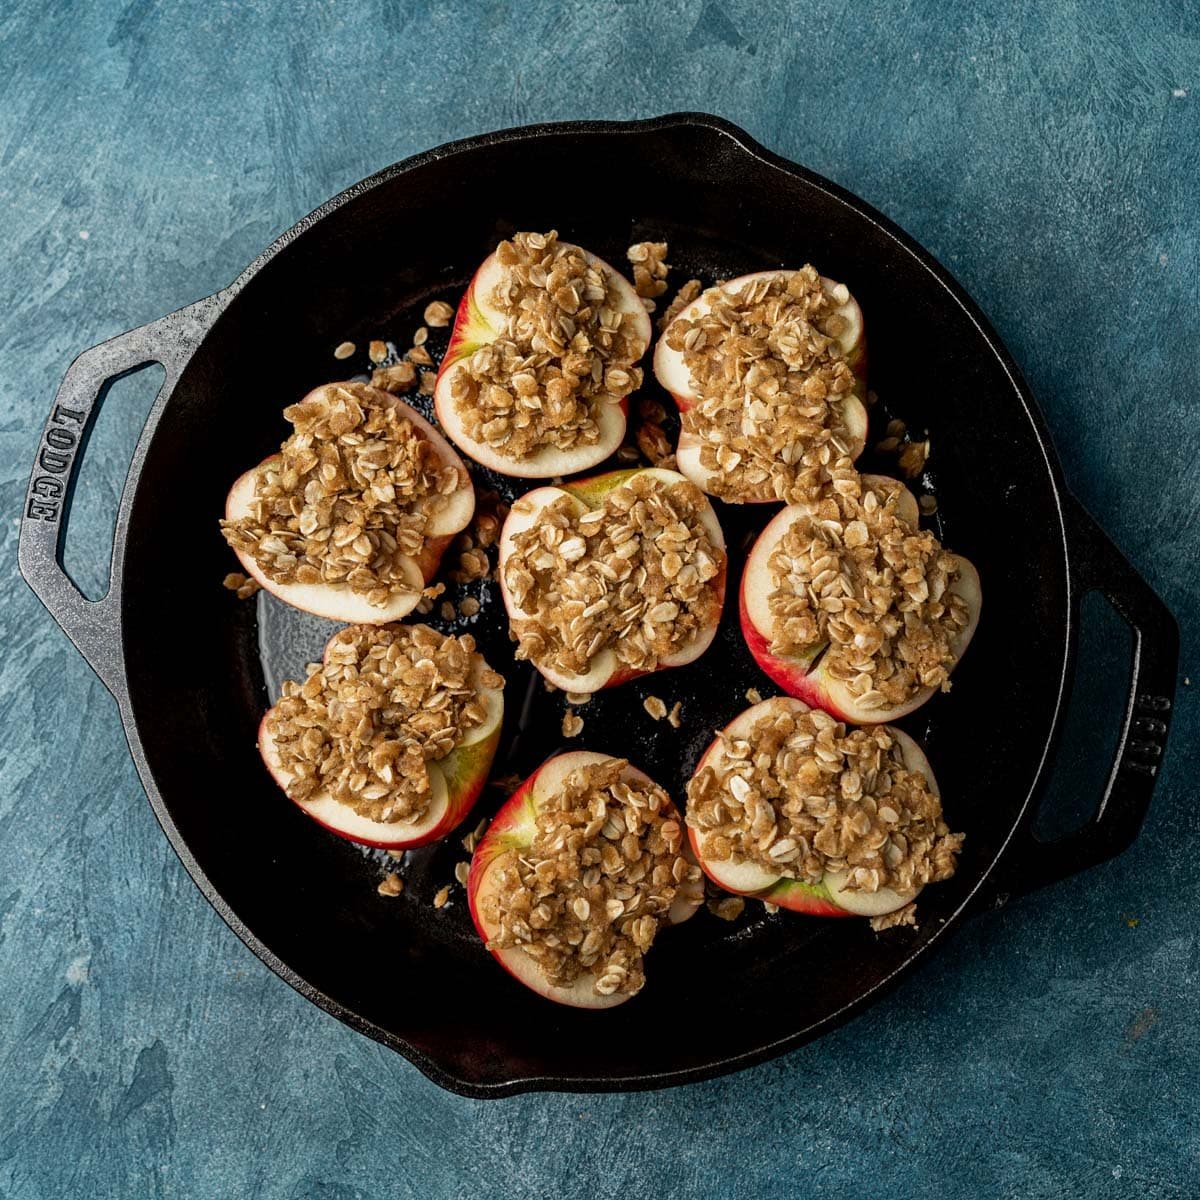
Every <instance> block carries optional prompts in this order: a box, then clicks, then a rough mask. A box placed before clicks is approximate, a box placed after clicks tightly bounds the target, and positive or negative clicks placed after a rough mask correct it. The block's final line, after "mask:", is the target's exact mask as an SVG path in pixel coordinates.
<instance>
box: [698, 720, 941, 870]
mask: <svg viewBox="0 0 1200 1200" xmlns="http://www.w3.org/2000/svg"><path fill="white" fill-rule="evenodd" d="M720 737H721V743H722V745H723V747H724V750H725V757H724V758H722V759H719V760H718V762H717V764H716V765H715V766H714V765H711V764H709V765H706V766H704V767H701V769H700V770H699V771H698V772H697V773H696V774H695V776H694V777H693V778H692V780H691V782H690V783H689V784H688V807H687V822H688V824H689V825H690V826H691V827H692V828H693V829H695V830H696V831H697V832H698V833H700V834H701V835H702V836H703V838H704V853H705V857H706V858H709V859H712V860H715V861H724V860H732V861H733V862H735V863H736V862H746V861H748V862H752V863H756V864H758V865H759V866H761V867H764V868H766V869H767V870H770V871H775V872H778V873H779V874H781V875H783V876H785V877H786V878H789V879H799V880H802V881H803V882H805V883H810V884H818V883H820V882H821V879H822V878H823V876H824V875H825V873H826V872H827V871H829V872H834V873H841V872H845V873H846V874H847V880H848V882H847V887H848V888H850V889H853V890H858V891H864V892H876V891H878V890H879V889H880V888H885V887H887V888H892V889H893V890H895V891H897V892H900V893H901V894H905V893H909V892H915V891H916V890H917V889H918V888H920V887H922V886H924V885H925V884H927V883H934V882H937V881H938V880H941V879H948V878H949V877H950V876H951V875H953V874H954V867H955V855H956V854H957V853H958V851H959V849H960V848H961V846H962V843H963V835H962V834H959V833H951V832H950V830H949V828H948V827H947V825H946V823H945V821H944V820H943V819H942V805H941V801H940V800H939V799H938V798H937V796H936V795H934V793H933V791H932V790H931V789H930V787H929V782H928V780H927V779H926V778H925V776H924V775H922V774H920V773H919V772H915V771H910V770H908V769H907V768H906V767H905V766H904V761H903V757H902V755H901V752H900V747H899V745H898V743H897V742H896V740H895V738H893V736H892V734H891V732H890V731H889V730H888V729H887V728H886V727H885V726H876V727H873V728H866V729H862V728H851V729H847V727H846V726H844V725H842V724H840V723H839V722H837V721H835V720H834V719H833V718H832V717H830V716H829V715H828V714H827V713H824V712H821V711H820V710H819V709H812V710H810V711H808V712H800V711H783V712H775V713H767V714H765V715H764V716H762V717H760V718H759V720H758V721H756V722H755V724H754V726H753V728H752V729H751V731H750V732H749V734H748V735H747V736H746V737H744V738H731V737H729V736H728V735H726V734H721V735H720Z"/></svg>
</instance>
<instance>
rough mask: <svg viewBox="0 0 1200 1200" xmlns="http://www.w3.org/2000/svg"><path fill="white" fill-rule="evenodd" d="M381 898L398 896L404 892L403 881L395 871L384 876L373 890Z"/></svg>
mask: <svg viewBox="0 0 1200 1200" xmlns="http://www.w3.org/2000/svg"><path fill="white" fill-rule="evenodd" d="M375 890H376V891H377V892H378V893H379V894H380V895H381V896H399V895H400V893H401V892H403V891H404V880H403V879H401V878H400V876H399V875H397V874H396V872H395V871H392V872H390V873H389V874H387V875H385V876H384V877H383V879H382V880H380V882H379V886H378V887H377V888H376V889H375Z"/></svg>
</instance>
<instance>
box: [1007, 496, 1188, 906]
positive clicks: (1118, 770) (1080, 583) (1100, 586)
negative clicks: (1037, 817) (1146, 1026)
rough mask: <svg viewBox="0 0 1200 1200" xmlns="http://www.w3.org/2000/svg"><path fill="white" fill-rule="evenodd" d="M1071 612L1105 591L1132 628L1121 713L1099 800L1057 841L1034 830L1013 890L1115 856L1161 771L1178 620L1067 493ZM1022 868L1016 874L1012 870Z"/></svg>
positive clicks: (1133, 832) (1132, 833)
mask: <svg viewBox="0 0 1200 1200" xmlns="http://www.w3.org/2000/svg"><path fill="white" fill-rule="evenodd" d="M1064 508H1065V516H1066V526H1067V539H1068V555H1069V557H1068V561H1069V563H1070V571H1071V591H1072V604H1073V612H1074V619H1075V620H1076V622H1078V619H1079V606H1080V602H1081V600H1082V599H1083V596H1084V595H1086V594H1087V593H1088V592H1091V591H1096V592H1100V593H1101V594H1102V595H1103V596H1105V597H1106V598H1107V599H1108V600H1109V602H1110V603H1111V604H1112V606H1113V608H1114V609H1116V611H1117V613H1118V615H1120V616H1121V617H1122V618H1123V619H1124V620H1125V621H1126V623H1127V624H1128V625H1129V627H1130V629H1131V630H1132V631H1133V658H1132V662H1131V665H1130V680H1129V693H1128V697H1127V699H1126V703H1125V716H1124V719H1123V721H1122V724H1121V733H1120V737H1119V738H1118V740H1117V746H1116V752H1115V755H1114V758H1113V765H1112V769H1111V771H1110V772H1109V775H1108V781H1107V783H1106V784H1105V788H1104V795H1103V796H1102V798H1101V800H1100V806H1099V808H1098V809H1097V810H1096V813H1095V815H1094V816H1093V817H1092V819H1091V820H1090V821H1089V822H1088V823H1087V824H1086V825H1084V826H1083V827H1082V828H1081V829H1078V830H1076V831H1075V832H1074V833H1070V834H1067V835H1066V836H1065V837H1062V838H1059V839H1057V840H1055V841H1041V840H1039V839H1038V838H1036V837H1035V836H1034V834H1033V832H1032V830H1027V831H1026V832H1024V833H1023V834H1019V835H1018V836H1023V837H1024V838H1025V839H1026V842H1027V845H1026V846H1025V847H1024V848H1023V849H1022V850H1021V851H1018V852H1016V853H1014V854H1013V862H1014V864H1016V865H1017V872H1014V878H1013V879H1012V880H1011V881H1010V882H1011V883H1012V885H1013V887H1012V890H1013V891H1016V892H1026V891H1032V890H1033V889H1034V888H1039V887H1043V886H1045V885H1046V884H1050V883H1055V882H1057V881H1058V880H1060V879H1064V878H1066V877H1067V876H1068V875H1074V874H1075V873H1076V872H1078V871H1082V870H1085V869H1086V868H1088V867H1094V866H1096V865H1097V864H1098V863H1102V862H1105V861H1106V860H1107V859H1110V858H1113V857H1115V856H1116V855H1118V854H1120V853H1121V851H1122V850H1124V849H1126V848H1127V847H1128V846H1129V844H1130V843H1131V842H1132V841H1133V839H1134V838H1135V837H1136V836H1137V834H1138V830H1140V829H1141V827H1142V821H1143V820H1144V819H1145V816H1146V811H1147V809H1148V808H1149V807H1150V797H1151V795H1152V794H1153V792H1154V785H1155V783H1156V782H1157V779H1158V772H1159V769H1160V766H1161V764H1162V758H1163V753H1164V751H1165V750H1166V744H1167V732H1168V729H1169V728H1170V724H1171V714H1172V711H1173V708H1174V703H1175V681H1176V672H1177V669H1178V665H1179V626H1178V625H1177V624H1176V621H1175V618H1174V617H1173V616H1172V615H1171V613H1170V611H1169V610H1168V608H1167V606H1166V605H1165V604H1164V603H1163V602H1162V601H1161V600H1160V599H1159V598H1158V596H1157V595H1155V593H1154V592H1153V591H1151V589H1150V586H1149V585H1148V584H1147V583H1146V581H1145V580H1144V579H1143V578H1142V577H1141V576H1140V575H1139V574H1138V573H1137V571H1135V570H1134V568H1133V567H1132V565H1131V564H1130V563H1129V561H1128V560H1127V559H1126V558H1125V556H1124V555H1123V554H1122V553H1121V552H1120V551H1119V550H1118V549H1117V548H1116V546H1114V545H1113V543H1112V542H1111V541H1110V540H1109V538H1108V535H1107V534H1106V533H1105V532H1104V531H1103V530H1102V529H1101V528H1100V526H1099V525H1097V524H1096V522H1095V521H1094V520H1093V518H1092V517H1091V516H1090V515H1089V514H1088V512H1087V511H1086V510H1085V509H1084V508H1083V506H1082V505H1081V504H1080V503H1079V501H1078V500H1076V499H1075V497H1074V496H1072V495H1070V494H1069V493H1065V494H1064ZM1018 873H1019V878H1018V877H1015V876H1017V874H1018Z"/></svg>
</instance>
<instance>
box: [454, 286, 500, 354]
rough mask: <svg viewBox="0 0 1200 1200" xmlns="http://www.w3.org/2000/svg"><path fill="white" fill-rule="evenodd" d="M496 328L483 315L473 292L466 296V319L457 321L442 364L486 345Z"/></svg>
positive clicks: (472, 352) (494, 333)
mask: <svg viewBox="0 0 1200 1200" xmlns="http://www.w3.org/2000/svg"><path fill="white" fill-rule="evenodd" d="M496 337H497V333H496V330H495V329H493V328H492V325H491V322H490V321H488V319H487V317H485V316H484V315H483V312H482V311H481V310H480V308H479V305H477V304H476V303H475V297H474V294H471V295H469V296H468V297H467V319H466V320H465V321H462V322H459V323H458V325H457V326H456V327H455V329H454V331H453V334H452V336H451V343H450V346H449V347H448V349H447V351H446V359H445V363H444V364H443V365H444V366H449V365H450V364H451V363H455V362H458V361H459V360H460V359H463V358H470V356H471V355H472V354H474V353H475V351H476V350H479V349H480V348H482V347H483V346H487V345H489V344H490V343H492V342H494V341H495V340H496Z"/></svg>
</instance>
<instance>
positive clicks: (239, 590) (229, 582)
mask: <svg viewBox="0 0 1200 1200" xmlns="http://www.w3.org/2000/svg"><path fill="white" fill-rule="evenodd" d="M221 583H222V585H223V586H224V587H225V589H226V590H227V591H230V592H234V593H236V595H237V598H238V599H239V600H249V599H250V597H251V596H254V595H257V594H258V593H259V592H261V591H262V584H260V583H259V582H258V580H256V579H250V578H248V577H247V576H245V575H243V574H242V573H241V572H240V571H230V572H229V574H228V575H226V576H225V578H224V579H223V580H222V581H221Z"/></svg>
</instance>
